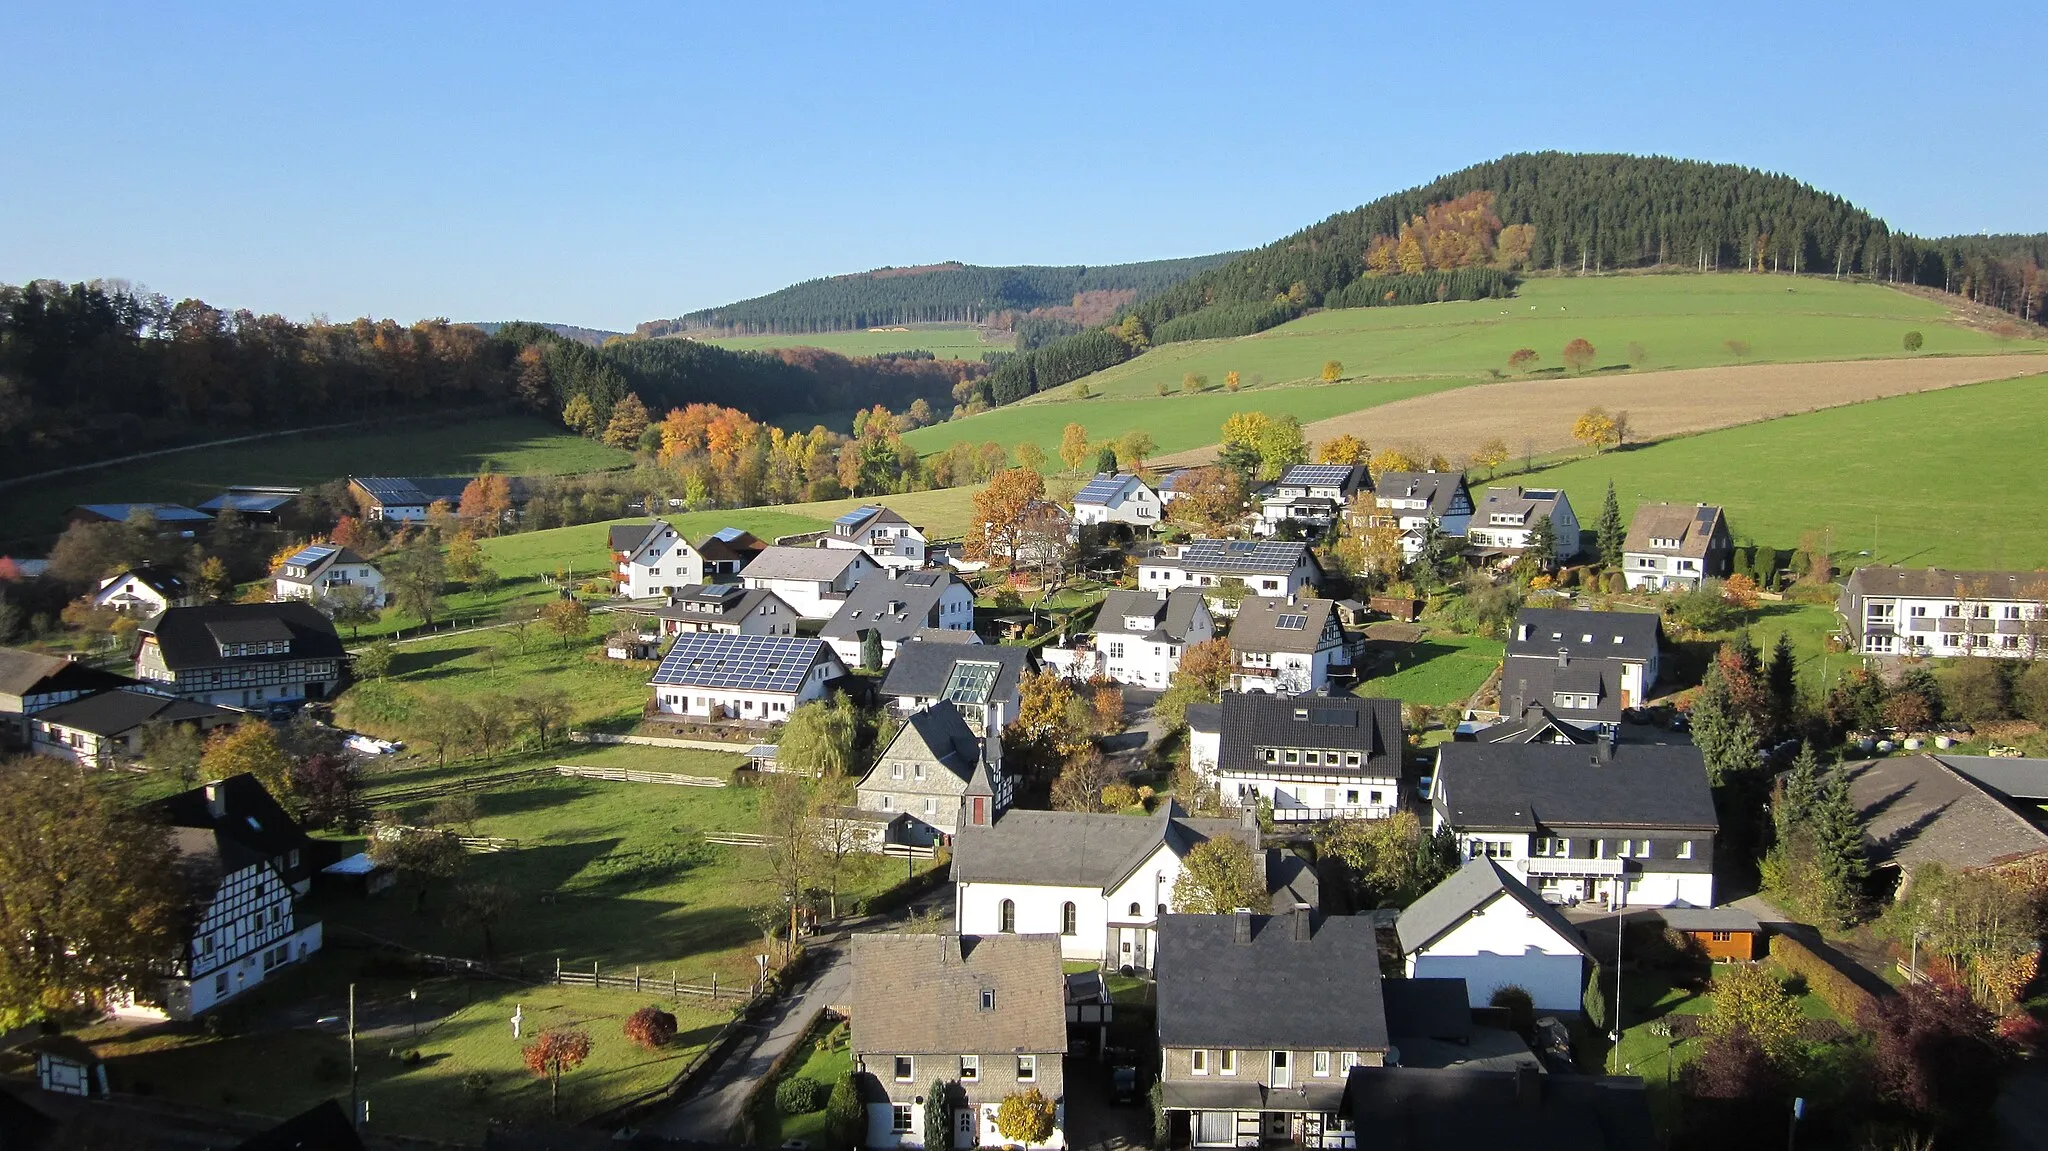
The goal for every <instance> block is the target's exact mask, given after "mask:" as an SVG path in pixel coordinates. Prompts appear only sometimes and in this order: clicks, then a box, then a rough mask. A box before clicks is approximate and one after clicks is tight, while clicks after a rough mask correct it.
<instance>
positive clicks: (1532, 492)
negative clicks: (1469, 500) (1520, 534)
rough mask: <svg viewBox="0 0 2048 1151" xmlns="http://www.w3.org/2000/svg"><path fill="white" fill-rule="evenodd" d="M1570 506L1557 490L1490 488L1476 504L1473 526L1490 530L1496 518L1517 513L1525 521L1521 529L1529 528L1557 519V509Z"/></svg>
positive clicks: (1473, 513)
mask: <svg viewBox="0 0 2048 1151" xmlns="http://www.w3.org/2000/svg"><path fill="white" fill-rule="evenodd" d="M1569 502H1570V501H1569V500H1568V499H1567V498H1566V497H1565V494H1564V492H1563V491H1562V490H1561V489H1558V488H1525V487H1523V486H1521V485H1520V484H1516V485H1514V486H1513V487H1505V488H1487V489H1486V493H1485V494H1484V495H1482V496H1480V497H1479V499H1478V500H1477V501H1475V503H1474V506H1473V509H1472V526H1473V527H1484V526H1490V521H1491V518H1492V517H1493V516H1494V515H1495V514H1506V513H1515V514H1519V515H1520V516H1521V517H1522V522H1521V524H1520V525H1518V526H1521V527H1529V526H1530V525H1532V524H1534V523H1535V522H1536V521H1537V519H1538V518H1539V517H1542V516H1555V515H1556V514H1557V507H1558V505H1559V504H1560V503H1569ZM1502 526H1508V525H1502Z"/></svg>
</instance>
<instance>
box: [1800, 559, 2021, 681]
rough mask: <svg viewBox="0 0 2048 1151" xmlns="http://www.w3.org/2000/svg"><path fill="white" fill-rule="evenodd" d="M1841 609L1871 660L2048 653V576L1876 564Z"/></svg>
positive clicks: (1854, 578)
mask: <svg viewBox="0 0 2048 1151" xmlns="http://www.w3.org/2000/svg"><path fill="white" fill-rule="evenodd" d="M1835 610H1836V611H1837V612H1838V613H1840V615H1841V617H1842V621H1843V623H1844V624H1845V625H1846V626H1847V629H1848V632H1849V638H1850V641H1851V643H1852V645H1853V647H1852V650H1855V651H1860V652H1862V653H1863V654H1864V655H1867V656H1914V657H1920V658H1926V657H1930V656H1933V657H1945V656H1960V655H1986V656H1994V657H1997V658H2000V659H2033V658H2035V657H2036V656H2038V655H2044V654H2048V574H2044V573H2042V572H2018V571H1950V570H1948V569H1946V568H1903V567H1886V566H1878V565H1872V566H1869V567H1860V568H1857V569H1856V570H1855V572H1853V573H1852V574H1851V575H1850V576H1849V580H1848V583H1847V584H1846V585H1845V586H1844V587H1843V588H1842V594H1841V597H1840V598H1839V599H1838V600H1837V601H1836V604H1835Z"/></svg>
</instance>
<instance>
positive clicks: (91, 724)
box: [36, 690, 239, 736]
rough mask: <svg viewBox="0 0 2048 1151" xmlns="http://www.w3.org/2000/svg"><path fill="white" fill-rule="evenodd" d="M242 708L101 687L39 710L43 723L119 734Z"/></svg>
mask: <svg viewBox="0 0 2048 1151" xmlns="http://www.w3.org/2000/svg"><path fill="white" fill-rule="evenodd" d="M237 714H239V713H238V712H235V711H233V710H230V709H228V708H225V707H215V706H214V705H212V704H210V703H197V702H193V701H189V700H182V699H178V698H176V697H174V696H168V695H157V694H155V693H154V692H142V691H120V690H116V691H100V692H94V693H93V694H91V695H87V696H80V697H79V698H77V699H74V700H70V701H68V702H66V703H60V704H58V705H56V706H55V707H48V708H44V709H43V710H42V711H39V712H37V713H36V719H37V720H38V721H39V722H43V723H54V724H61V725H62V726H64V727H69V728H76V729H77V730H79V731H89V732H91V733H92V734H94V735H100V736H115V735H124V734H126V733H128V732H131V731H134V730H135V729H136V728H138V727H141V726H142V725H143V724H145V723H189V722H191V721H194V720H201V719H218V718H224V717H227V716H232V715H237Z"/></svg>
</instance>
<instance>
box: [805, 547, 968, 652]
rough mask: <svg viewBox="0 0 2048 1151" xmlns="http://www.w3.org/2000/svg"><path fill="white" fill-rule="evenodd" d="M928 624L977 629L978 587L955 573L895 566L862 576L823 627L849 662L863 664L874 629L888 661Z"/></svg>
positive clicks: (821, 632)
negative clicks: (961, 579) (975, 609)
mask: <svg viewBox="0 0 2048 1151" xmlns="http://www.w3.org/2000/svg"><path fill="white" fill-rule="evenodd" d="M923 628H937V629H939V630H942V631H964V632H968V633H970V634H972V633H973V631H974V592H973V591H972V590H970V589H969V588H968V586H967V585H966V584H964V583H961V582H960V581H959V580H958V579H957V578H955V577H954V575H953V573H952V572H948V571H940V570H938V569H932V570H930V571H922V570H906V569H904V568H901V567H891V568H888V569H886V571H885V572H884V573H883V574H881V575H876V576H872V577H870V578H868V579H864V580H862V581H861V582H860V583H859V584H858V585H856V586H855V587H854V589H853V591H852V592H851V593H849V594H848V595H847V597H846V598H845V599H844V600H842V601H840V604H839V611H838V613H837V614H835V615H834V616H833V617H832V618H831V619H829V620H827V621H826V622H825V626H824V627H822V628H820V629H819V630H818V634H819V635H820V636H822V637H823V638H824V639H825V641H826V642H828V643H830V644H831V645H832V650H833V651H835V652H838V653H839V658H840V659H841V660H843V661H844V662H845V663H846V665H847V666H848V667H859V666H860V665H861V662H862V660H861V652H862V648H863V645H864V644H865V642H866V640H867V637H868V635H869V634H871V633H872V634H873V635H875V636H876V637H877V640H878V641H879V643H880V644H881V649H882V650H881V655H882V666H883V667H887V666H888V665H889V663H890V661H892V660H894V659H895V658H896V653H897V651H898V650H900V649H901V647H902V645H903V644H905V643H908V642H910V638H911V636H912V635H914V634H916V633H917V632H918V631H919V630H920V629H923Z"/></svg>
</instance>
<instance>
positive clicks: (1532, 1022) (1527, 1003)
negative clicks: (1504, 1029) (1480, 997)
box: [1487, 983, 1536, 1035]
mask: <svg viewBox="0 0 2048 1151" xmlns="http://www.w3.org/2000/svg"><path fill="white" fill-rule="evenodd" d="M1487 1002H1488V1003H1491V1004H1492V1005H1493V1006H1495V1007H1504V1008H1506V1009H1507V1013H1508V1027H1509V1028H1510V1029H1511V1030H1513V1031H1514V1032H1515V1033H1517V1034H1519V1035H1528V1034H1530V1033H1532V1032H1534V1031H1535V1030H1536V1001H1535V1000H1534V999H1532V998H1530V996H1529V992H1528V991H1527V990H1525V989H1523V988H1520V987H1517V986H1515V985H1514V984H1512V983H1510V984H1508V985H1507V986H1505V987H1496V988H1494V989H1493V998H1492V999H1489V1000H1487Z"/></svg>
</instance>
